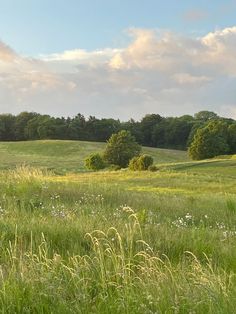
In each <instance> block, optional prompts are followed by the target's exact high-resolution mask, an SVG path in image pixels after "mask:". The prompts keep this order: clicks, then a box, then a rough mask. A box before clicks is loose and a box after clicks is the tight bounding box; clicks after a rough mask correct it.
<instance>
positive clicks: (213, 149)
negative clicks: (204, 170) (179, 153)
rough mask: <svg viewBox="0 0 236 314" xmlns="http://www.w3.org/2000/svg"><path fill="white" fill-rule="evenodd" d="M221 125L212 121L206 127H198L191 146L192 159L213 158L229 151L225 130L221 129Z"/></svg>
mask: <svg viewBox="0 0 236 314" xmlns="http://www.w3.org/2000/svg"><path fill="white" fill-rule="evenodd" d="M221 126H222V125H220V124H216V123H211V124H209V125H207V126H206V127H205V128H202V129H198V131H197V132H196V134H195V136H194V139H193V142H192V143H191V145H190V147H189V155H190V156H191V157H192V159H194V160H201V159H205V158H212V157H215V156H218V155H222V154H227V153H228V152H229V145H228V144H227V140H226V138H225V136H224V132H223V131H224V130H223V129H221V130H220V127H221Z"/></svg>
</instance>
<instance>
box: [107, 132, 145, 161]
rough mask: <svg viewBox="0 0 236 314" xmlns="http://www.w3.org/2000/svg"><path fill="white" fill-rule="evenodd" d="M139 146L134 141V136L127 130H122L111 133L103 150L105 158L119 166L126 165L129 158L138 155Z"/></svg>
mask: <svg viewBox="0 0 236 314" xmlns="http://www.w3.org/2000/svg"><path fill="white" fill-rule="evenodd" d="M140 152H141V146H140V145H139V144H138V143H137V142H136V140H135V137H134V136H132V135H131V133H130V132H129V131H125V130H122V131H120V132H119V133H116V134H113V135H112V136H111V137H110V139H109V141H108V143H107V146H106V149H105V152H104V158H105V160H106V161H107V162H108V163H110V164H114V165H118V166H120V167H127V166H128V164H129V161H130V159H132V158H133V157H134V156H138V155H139V154H140Z"/></svg>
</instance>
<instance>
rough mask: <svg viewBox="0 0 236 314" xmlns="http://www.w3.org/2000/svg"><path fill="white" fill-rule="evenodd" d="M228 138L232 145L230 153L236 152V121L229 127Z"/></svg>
mask: <svg viewBox="0 0 236 314" xmlns="http://www.w3.org/2000/svg"><path fill="white" fill-rule="evenodd" d="M228 140H229V146H230V153H231V154H235V153H236V123H233V124H231V125H230V126H229V127H228Z"/></svg>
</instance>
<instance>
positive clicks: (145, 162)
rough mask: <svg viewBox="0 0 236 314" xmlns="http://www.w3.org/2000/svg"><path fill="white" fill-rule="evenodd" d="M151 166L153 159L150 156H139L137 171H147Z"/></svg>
mask: <svg viewBox="0 0 236 314" xmlns="http://www.w3.org/2000/svg"><path fill="white" fill-rule="evenodd" d="M152 164H153V158H152V156H150V155H141V156H140V157H139V159H138V166H139V170H147V169H148V167H149V166H151V165H152Z"/></svg>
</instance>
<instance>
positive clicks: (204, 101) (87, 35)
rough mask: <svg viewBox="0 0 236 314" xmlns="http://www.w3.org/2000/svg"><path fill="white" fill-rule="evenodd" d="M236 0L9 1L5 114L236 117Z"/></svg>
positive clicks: (0, 42) (0, 61) (0, 63)
mask: <svg viewBox="0 0 236 314" xmlns="http://www.w3.org/2000/svg"><path fill="white" fill-rule="evenodd" d="M235 12H236V0H226V1H219V0H214V1H213V0H208V1H207V0H205V1H203V0H199V1H193V0H189V1H186V0H183V1H180V0H178V1H175V0H172V1H170V0H165V1H160V0H119V1H118V0H93V1H89V0H87V1H82V0H67V1H66V0H37V1H36V0H4V1H3V0H0V113H1V112H10V113H19V112H21V111H24V110H27V111H36V112H40V113H48V114H51V115H55V116H60V115H64V116H68V115H71V116H73V115H75V114H77V113H82V114H84V115H85V116H89V115H95V116H97V117H114V118H120V119H121V120H127V119H129V118H131V117H132V118H135V119H140V118H141V117H142V116H144V115H145V114H147V113H159V114H161V115H163V116H180V115H184V114H194V113H196V112H198V111H200V110H211V111H215V112H217V113H218V114H220V115H223V116H228V117H233V118H236V89H235V86H236V58H235V56H236V14H235Z"/></svg>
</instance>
